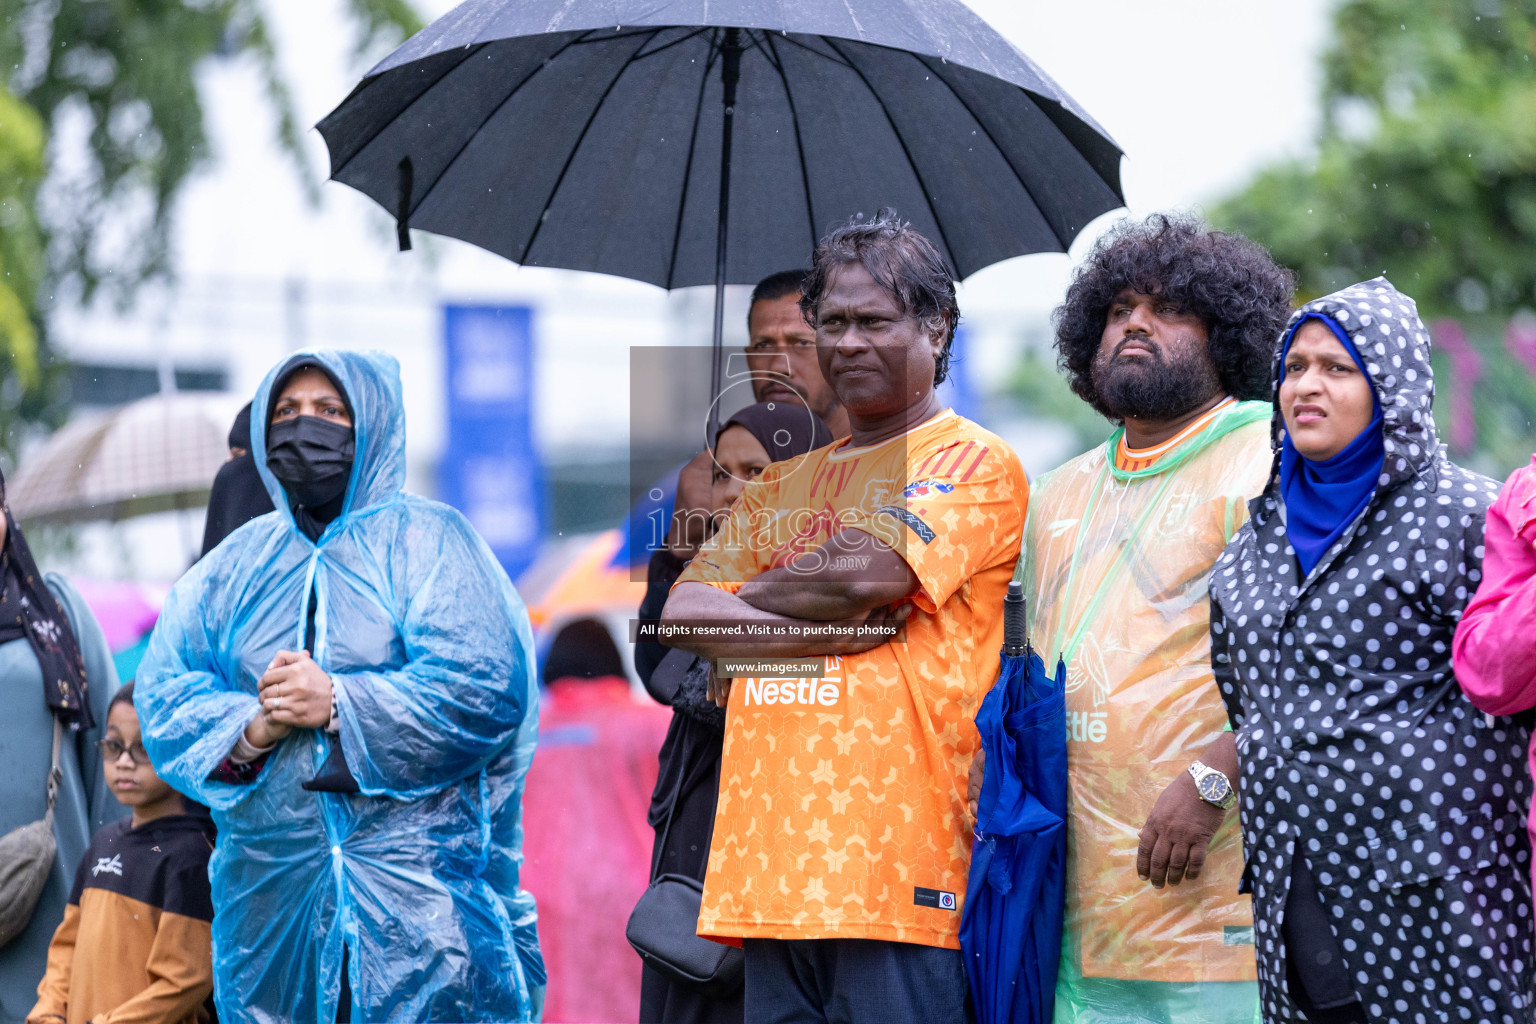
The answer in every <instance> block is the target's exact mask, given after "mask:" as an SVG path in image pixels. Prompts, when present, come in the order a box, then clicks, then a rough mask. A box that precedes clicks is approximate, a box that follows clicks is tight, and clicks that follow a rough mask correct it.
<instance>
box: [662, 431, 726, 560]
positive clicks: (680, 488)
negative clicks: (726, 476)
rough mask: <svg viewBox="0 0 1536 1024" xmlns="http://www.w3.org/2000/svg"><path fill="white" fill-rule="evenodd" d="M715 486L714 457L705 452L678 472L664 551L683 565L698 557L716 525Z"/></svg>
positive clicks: (696, 456) (692, 459) (690, 460)
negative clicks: (701, 547)
mask: <svg viewBox="0 0 1536 1024" xmlns="http://www.w3.org/2000/svg"><path fill="white" fill-rule="evenodd" d="M714 482H715V457H714V455H713V454H712V453H711V452H710V450H709V449H708V448H706V449H704V450H703V451H701V452H699V454H697V455H695V456H694V457H693V458H691V459H689V460H688V464H687V465H685V466H684V467H683V468H682V469H680V470H678V471H677V500H676V501H675V502H674V506H675V507H674V509H673V512H672V528H671V529H670V530H669V531H668V532H667V548H668V549H669V550H670V551H671V552H672V554H674V555H676V556H677V557H678V558H681V559H683V560H684V561H687V560H688V559H690V558H692V557H693V556H694V555H696V554H698V551H699V546H700V545H702V544H703V543H704V542H705V541H706V540H709V538H710V537H711V536H712V535H713V534H714V532H715V529H716V527H717V526H718V525H719V524H718V522H717V521H716V520H717V519H718V516H717V514H716V513H717V511H718V510H717V509H716V508H715V507H714Z"/></svg>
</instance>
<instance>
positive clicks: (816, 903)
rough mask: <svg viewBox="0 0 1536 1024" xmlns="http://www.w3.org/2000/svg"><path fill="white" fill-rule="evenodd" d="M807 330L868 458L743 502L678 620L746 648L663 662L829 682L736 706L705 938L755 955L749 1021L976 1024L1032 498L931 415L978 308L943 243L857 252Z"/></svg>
mask: <svg viewBox="0 0 1536 1024" xmlns="http://www.w3.org/2000/svg"><path fill="white" fill-rule="evenodd" d="M803 306H804V309H805V312H806V318H807V320H808V321H809V322H810V323H811V324H812V325H813V326H814V327H815V329H816V343H817V354H818V357H819V359H820V363H821V368H822V372H823V374H824V375H825V376H826V378H827V379H828V380H829V381H831V382H832V386H833V388H834V389H835V390H836V392H837V397H838V399H839V400H840V401H841V402H842V404H843V406H844V408H845V409H847V411H848V417H849V425H850V428H851V431H852V434H851V436H850V438H849V439H848V440H847V441H846V442H843V443H841V444H837V445H831V446H828V447H826V448H821V449H818V450H816V451H813V452H810V453H809V454H807V455H803V456H800V457H799V458H797V459H793V460H789V461H786V462H780V463H775V464H773V465H771V466H769V467H768V469H766V470H765V471H764V472H763V474H762V476H761V477H759V478H758V480H757V481H755V482H753V483H750V484H748V485H747V488H746V490H745V492H744V493H743V494H742V496H741V497H740V498H739V499H738V500H737V502H736V504H735V506H734V507H733V510H732V514H731V517H730V519H729V520H727V522H726V523H725V525H724V526H723V527H722V528H721V529H720V531H719V533H718V534H717V535H716V536H715V537H714V539H713V540H711V541H710V543H708V544H706V545H705V546H704V547H703V548H702V549H701V550H700V552H699V554H698V555H697V556H696V557H695V558H694V560H693V562H692V563H691V564H690V565H689V567H688V569H687V570H686V571H685V572H684V573H683V575H682V577H681V578H680V579H679V581H678V583H677V586H676V587H675V588H674V589H673V591H672V595H671V597H670V599H669V600H668V603H667V607H666V611H665V612H664V614H663V620H662V621H663V625H664V626H667V625H672V626H678V627H684V626H690V625H692V626H701V625H702V626H707V627H713V628H717V629H728V630H733V631H734V635H730V636H717V637H714V638H711V637H708V636H704V635H702V634H701V635H696V636H693V637H691V638H689V637H683V638H679V639H674V640H671V641H669V642H670V643H673V644H674V645H679V646H684V647H686V648H688V649H690V650H693V651H695V652H696V653H699V654H702V655H704V656H706V657H710V658H715V659H721V658H760V657H816V656H824V657H825V659H826V660H825V661H824V662H822V665H823V666H824V667H823V668H822V671H821V673H820V676H819V678H793V677H791V678H784V677H782V676H781V677H777V678H775V677H773V676H771V675H765V676H755V677H749V678H738V679H736V680H735V681H734V684H733V685H729V686H725V685H722V691H723V693H724V695H725V699H727V700H728V705H727V706H728V709H729V710H728V713H727V723H726V737H725V753H724V759H723V762H722V767H721V773H720V774H721V779H720V801H719V807H718V810H717V813H716V819H715V832H714V839H713V842H712V844H711V847H710V855H709V869H708V876H707V877H706V879H705V883H704V900H703V907H702V909H701V911H700V915H699V933H700V934H701V935H705V936H708V937H712V938H721V939H727V940H733V941H734V940H742V941H743V945H744V947H745V950H746V971H747V981H746V1019H747V1021H748V1022H769V1021H774V1022H777V1021H825V1022H831V1021H839V1022H850V1024H854V1022H862V1021H898V1022H899V1021H909V1020H910V1021H919V1020H922V1021H934V1020H946V1021H948V1020H954V1021H958V1020H961V1019H963V1018H964V1014H965V971H964V967H963V964H962V962H961V958H960V953H959V947H960V941H959V930H960V912H961V907H962V903H963V901H964V895H965V877H966V869H967V866H968V864H969V859H970V848H971V834H970V822H969V820H968V817H967V814H966V807H965V781H966V772H967V769H968V766H969V764H970V761H971V757H972V755H973V753H974V752H975V750H976V749H977V747H978V745H979V741H978V739H977V734H976V729H975V726H974V725H973V724H972V720H973V718H974V717H975V713H976V708H977V706H978V705H979V704H980V702H981V698H982V697H983V696H984V695H985V693H986V692H987V689H988V688H989V687H990V686H991V685H992V683H993V681H994V679H995V678H996V674H997V665H998V660H997V656H998V650H999V648H1000V645H1001V642H1002V606H1003V605H1002V599H1003V595H1004V594H1005V593H1006V591H1007V586H1008V581H1009V580H1010V578H1011V577H1012V575H1013V569H1014V565H1015V562H1016V560H1017V557H1018V544H1019V542H1020V541H1021V539H1022V533H1023V518H1024V509H1025V503H1026V498H1027V494H1028V484H1027V482H1026V480H1025V476H1024V472H1023V469H1022V468H1021V467H1020V465H1019V461H1018V459H1017V458H1016V457H1015V456H1014V454H1013V452H1012V451H1010V450H1009V449H1008V447H1007V446H1006V445H1005V444H1003V442H1002V441H1000V440H999V439H998V438H996V437H995V436H993V435H992V434H989V433H987V432H986V431H985V430H982V429H981V428H980V427H978V426H976V425H975V424H973V423H970V422H967V421H966V420H964V419H962V418H960V417H959V416H957V415H956V414H955V413H954V412H953V411H952V410H949V409H945V408H943V407H942V406H941V405H940V404H939V402H938V400H937V399H936V398H935V396H934V390H933V389H934V387H935V385H936V384H937V383H938V382H940V381H942V380H943V379H944V375H945V371H946V368H947V364H948V361H949V350H950V345H951V343H952V341H953V339H954V331H955V325H956V323H957V322H958V318H959V309H958V307H957V305H956V302H955V289H954V281H953V279H952V277H951V276H950V272H949V269H948V267H947V265H946V264H945V263H944V260H943V257H941V256H940V255H939V253H938V251H937V250H936V249H935V248H934V246H933V244H932V243H931V242H929V241H928V240H927V239H926V238H924V237H923V236H922V235H920V234H918V233H917V232H916V231H913V230H912V229H911V227H909V226H908V225H906V224H904V223H903V222H901V221H899V220H897V219H896V218H895V217H894V215H892V214H888V213H882V214H881V215H880V216H879V217H877V218H876V219H875V220H873V221H870V222H857V221H855V222H852V223H850V224H848V225H847V226H845V227H843V228H839V229H838V230H836V231H834V232H833V233H832V234H830V235H829V236H827V237H826V238H825V239H823V240H822V241H821V243H820V245H818V246H817V249H816V254H815V258H814V263H813V266H812V269H811V273H810V274H809V275H808V277H807V279H806V282H805V286H804V303H803ZM893 623H903V624H904V626H905V636H904V638H902V639H899V640H896V641H894V642H890V641H887V640H886V639H885V637H884V636H877V635H875V634H874V631H873V627H881V626H884V625H889V624H893ZM861 627H862V629H863V632H861ZM774 631H777V632H778V633H780V634H784V635H787V636H788V638H789V639H787V640H775V639H764V638H762V637H763V635H764V632H769V633H772V632H774ZM807 634H811V635H810V636H809V637H808V638H802V639H798V640H797V639H795V637H797V636H799V637H806V635H807ZM717 674H718V673H717ZM791 675H792V674H791Z"/></svg>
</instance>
